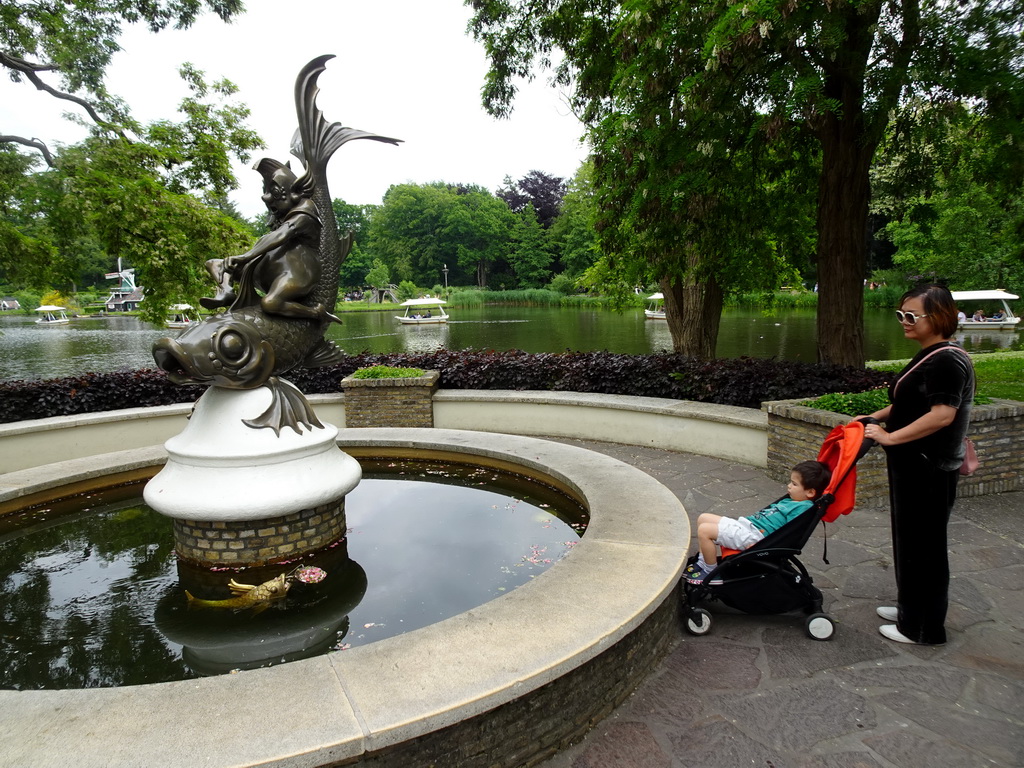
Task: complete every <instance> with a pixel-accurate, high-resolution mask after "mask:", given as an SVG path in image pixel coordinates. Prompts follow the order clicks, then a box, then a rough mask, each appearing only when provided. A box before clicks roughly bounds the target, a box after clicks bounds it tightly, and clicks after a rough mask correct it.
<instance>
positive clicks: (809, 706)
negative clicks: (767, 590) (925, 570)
mask: <svg viewBox="0 0 1024 768" xmlns="http://www.w3.org/2000/svg"><path fill="white" fill-rule="evenodd" d="M564 442H567V443H571V444H576V445H582V446H584V447H587V448H590V449H592V450H596V451H600V452H602V453H605V454H608V455H611V456H614V457H615V458H618V459H620V460H622V461H625V462H627V463H629V464H632V465H634V466H636V467H638V468H640V469H642V470H644V471H646V472H648V473H649V474H651V475H652V476H654V477H655V478H657V479H658V480H660V481H661V482H662V483H664V484H665V485H666V486H667V487H668V488H670V489H672V490H673V491H674V492H675V493H676V494H677V495H678V496H679V498H680V499H681V500H682V502H683V504H684V506H685V507H686V510H687V513H688V514H689V516H690V521H691V525H693V523H694V522H695V521H696V518H697V515H698V514H699V513H701V512H704V511H707V510H711V511H713V512H715V513H718V514H725V515H730V516H735V515H739V514H749V513H751V512H754V511H756V510H757V509H759V508H760V507H761V506H763V504H765V503H767V502H770V501H774V500H775V499H776V498H778V497H779V496H780V495H782V493H784V483H785V479H783V478H777V479H771V478H769V477H768V476H767V475H766V473H765V472H764V471H763V470H759V469H755V468H751V467H746V466H742V465H736V464H731V463H728V462H725V461H720V460H716V459H710V458H706V457H702V456H694V455H690V454H682V453H673V452H670V451H659V450H655V449H650V448H643V447H636V446H620V445H613V444H608V443H596V442H588V441H578V440H565V441H564ZM819 530H820V528H819ZM949 532H950V565H951V570H952V575H953V578H952V583H951V586H950V608H949V616H948V619H947V633H948V642H947V643H946V645H944V646H941V647H924V646H914V645H901V644H899V643H893V642H890V641H888V640H886V639H885V638H883V637H882V636H881V635H880V634H878V626H879V625H880V624H883V623H885V622H883V621H882V620H881V619H879V618H878V617H877V616H876V615H875V607H876V606H877V605H883V604H884V605H892V604H893V596H894V594H895V585H894V582H893V576H892V551H891V548H890V538H889V521H888V511H887V510H885V509H860V508H858V509H855V510H854V512H853V513H852V514H850V515H848V516H846V517H844V518H842V519H841V520H839V521H837V522H836V523H833V524H831V525H829V531H828V558H829V561H830V562H831V565H826V564H825V563H823V562H822V557H821V555H822V546H821V543H822V542H821V539H820V538H818V537H815V538H812V539H811V541H810V542H808V545H807V546H806V547H805V549H804V554H803V556H802V557H801V560H802V561H803V563H804V565H806V566H807V568H808V569H809V570H810V572H811V575H812V577H813V578H814V583H815V584H816V585H817V586H818V587H819V588H820V589H821V590H822V592H823V593H824V595H825V611H826V612H827V613H828V614H829V615H830V616H831V617H832V618H833V619H834V620H835V621H836V623H837V631H836V635H835V637H834V638H833V639H832V640H831V641H829V642H820V641H814V640H811V639H810V638H809V637H808V636H807V635H806V633H805V631H804V619H803V617H802V616H800V615H793V614H790V615H782V616H752V615H748V614H743V613H739V612H735V611H731V610H730V609H728V608H726V607H724V606H722V605H721V604H718V603H714V604H710V605H708V606H707V607H708V609H709V610H710V611H711V612H712V614H713V617H714V623H713V624H712V628H711V630H710V632H709V633H708V634H707V635H704V636H702V637H693V636H690V635H688V634H686V633H685V632H684V631H683V630H682V629H681V628H680V630H679V634H678V636H677V637H676V638H675V644H674V646H673V648H672V650H671V651H670V652H669V654H668V655H667V656H666V657H665V658H664V660H663V661H662V662H661V664H660V665H659V666H658V668H657V669H656V670H655V671H654V672H653V673H652V674H651V675H650V676H649V677H648V678H647V679H646V680H645V681H644V682H643V683H642V684H641V685H640V687H639V688H638V689H637V690H636V692H635V693H634V694H633V696H632V697H631V698H630V699H629V700H628V701H627V702H626V703H625V704H624V705H623V706H621V707H620V708H619V709H617V710H616V711H615V712H614V713H613V714H612V715H611V716H610V717H608V718H606V719H605V720H603V721H601V722H600V723H598V724H597V726H596V727H595V728H594V730H592V731H591V732H590V734H589V735H588V736H586V738H584V740H583V741H582V742H581V743H579V744H577V745H575V746H573V747H571V748H569V749H567V750H565V751H563V752H561V753H559V754H558V755H556V756H555V757H553V758H551V759H549V760H548V761H546V762H545V763H543V764H542V768H691V767H693V768H696V767H697V766H700V767H701V768H737V766H762V767H763V768H893V767H899V768H921V767H926V768H946V766H949V767H950V768H954V767H955V768H975V767H979V768H980V767H981V766H1024V494H1022V493H1008V494H1002V495H999V496H985V497H979V498H973V499H961V500H959V501H958V502H957V505H956V508H955V509H954V513H953V520H952V521H951V523H950V527H949ZM680 626H681V625H680Z"/></svg>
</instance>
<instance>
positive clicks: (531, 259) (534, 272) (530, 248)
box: [508, 203, 551, 288]
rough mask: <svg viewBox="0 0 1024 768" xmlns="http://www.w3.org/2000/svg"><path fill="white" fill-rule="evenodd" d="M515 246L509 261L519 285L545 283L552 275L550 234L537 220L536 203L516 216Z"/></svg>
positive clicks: (513, 234)
mask: <svg viewBox="0 0 1024 768" xmlns="http://www.w3.org/2000/svg"><path fill="white" fill-rule="evenodd" d="M511 245H512V249H511V252H510V253H509V254H508V260H509V262H510V263H511V266H512V270H513V272H514V273H515V276H516V280H517V283H518V285H519V286H520V287H521V288H539V287H540V286H542V285H544V284H545V283H546V282H547V281H548V278H549V277H550V276H551V271H550V269H549V267H550V265H551V251H550V250H549V246H548V238H547V233H546V232H545V230H544V228H543V227H542V226H541V223H540V221H538V219H537V215H536V212H535V211H534V208H533V203H527V204H526V206H525V207H524V208H523V210H522V211H521V212H520V213H518V214H517V215H516V220H515V223H514V225H513V229H512V243H511Z"/></svg>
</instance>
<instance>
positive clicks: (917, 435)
mask: <svg viewBox="0 0 1024 768" xmlns="http://www.w3.org/2000/svg"><path fill="white" fill-rule="evenodd" d="M955 418H956V408H954V407H952V406H950V405H933V406H932V407H931V409H930V410H929V411H928V413H926V414H924V416H921V417H920V418H918V419H915V420H914V421H912V422H910V423H909V424H908V425H907V426H905V427H903V428H902V429H897V430H895V431H893V432H886V431H885V430H884V429H882V428H881V427H880V426H878V425H877V424H865V425H864V437H870V438H871V439H872V440H874V441H875V442H876V443H878V444H879V445H886V446H888V445H902V444H903V443H911V442H913V441H914V440H920V439H921V438H922V437H927V436H928V435H931V434H933V433H935V432H938V431H939V430H940V429H942V428H943V427H945V426H947V425H949V424H952V423H953V419H955Z"/></svg>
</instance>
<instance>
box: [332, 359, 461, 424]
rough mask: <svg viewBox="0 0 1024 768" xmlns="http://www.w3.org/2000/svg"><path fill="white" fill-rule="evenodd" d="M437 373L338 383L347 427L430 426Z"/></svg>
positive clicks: (346, 379)
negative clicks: (343, 395) (343, 396)
mask: <svg viewBox="0 0 1024 768" xmlns="http://www.w3.org/2000/svg"><path fill="white" fill-rule="evenodd" d="M440 378H441V372H440V371H424V372H423V375H422V376H416V377H411V378H407V379H356V378H353V377H352V376H346V377H345V378H344V379H342V380H341V389H342V391H343V392H344V393H345V426H346V427H403V428H407V427H433V426H434V392H435V391H436V390H437V384H438V380H439V379H440Z"/></svg>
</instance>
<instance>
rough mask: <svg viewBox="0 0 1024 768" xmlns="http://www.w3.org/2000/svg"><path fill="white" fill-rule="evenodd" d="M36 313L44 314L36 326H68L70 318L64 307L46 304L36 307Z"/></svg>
mask: <svg viewBox="0 0 1024 768" xmlns="http://www.w3.org/2000/svg"><path fill="white" fill-rule="evenodd" d="M36 312H42V313H43V314H42V315H41V316H40V317H39V319H38V320H36V325H67V324H68V322H69V321H68V316H67V310H66V309H65V308H64V307H58V306H56V305H54V304H44V305H43V306H41V307H36Z"/></svg>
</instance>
